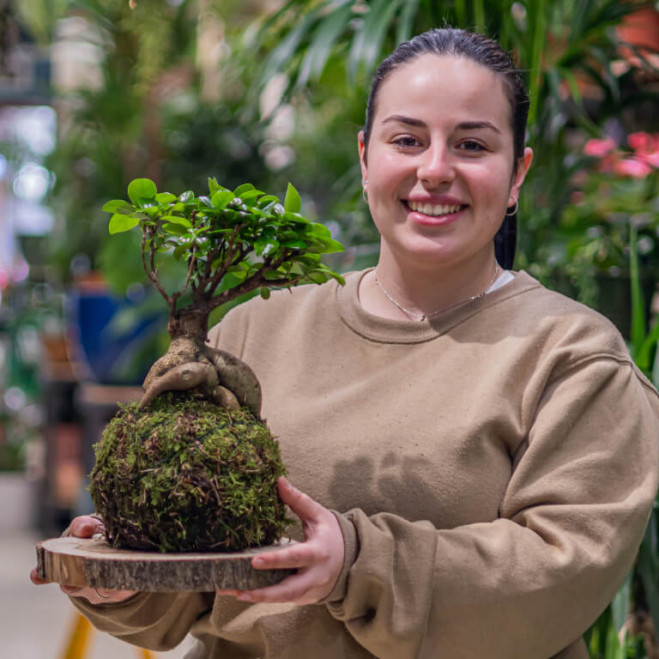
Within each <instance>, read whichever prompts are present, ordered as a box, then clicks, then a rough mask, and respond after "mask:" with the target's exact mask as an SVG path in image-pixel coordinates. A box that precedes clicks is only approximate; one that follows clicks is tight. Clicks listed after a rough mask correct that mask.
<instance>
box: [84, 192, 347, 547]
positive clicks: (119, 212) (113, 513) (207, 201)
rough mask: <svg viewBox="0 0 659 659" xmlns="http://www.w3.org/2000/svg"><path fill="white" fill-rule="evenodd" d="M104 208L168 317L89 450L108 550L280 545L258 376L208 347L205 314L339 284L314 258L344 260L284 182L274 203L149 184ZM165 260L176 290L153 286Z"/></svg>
mask: <svg viewBox="0 0 659 659" xmlns="http://www.w3.org/2000/svg"><path fill="white" fill-rule="evenodd" d="M128 197H129V199H130V201H125V200H113V201H110V202H108V203H106V204H105V205H104V207H103V210H104V211H107V212H109V213H112V217H111V218H110V224H109V230H110V233H111V234H116V233H120V232H124V231H130V230H132V229H134V228H139V230H140V231H141V252H142V264H143V266H144V270H145V272H146V274H147V276H148V278H149V280H150V281H151V282H153V285H154V286H155V287H156V289H157V290H158V291H159V293H160V294H161V295H162V297H163V298H164V299H165V301H166V303H167V305H168V307H169V323H168V331H169V334H170V336H171V343H170V346H169V349H168V351H167V353H166V354H165V355H163V356H162V357H161V358H160V359H158V360H157V361H156V362H155V364H154V365H153V366H152V367H151V369H150V370H149V372H148V374H147V376H146V378H145V380H144V385H143V387H144V395H143V397H142V399H141V401H140V402H139V403H134V404H131V405H127V406H124V407H122V408H121V410H120V411H119V413H118V414H117V416H116V417H115V418H114V419H113V420H112V421H111V422H110V423H109V424H108V426H107V428H106V430H105V432H104V434H103V437H102V439H101V441H100V442H99V444H98V446H97V447H96V465H95V467H94V470H93V471H92V475H91V487H90V492H91V495H92V499H93V501H94V504H95V506H96V509H97V512H99V513H100V514H101V515H102V517H103V520H104V524H105V528H106V536H107V539H108V542H109V543H110V544H111V545H113V546H117V547H131V548H140V549H154V548H157V549H159V550H162V551H191V550H194V551H200V550H231V551H237V550H242V549H244V548H246V547H249V546H255V545H261V544H270V543H272V542H274V541H275V540H277V539H278V538H279V537H280V535H281V533H282V532H283V529H284V526H285V524H286V522H287V520H286V518H285V514H284V506H283V505H282V504H281V502H280V501H279V499H278V496H277V494H276V480H277V478H278V477H279V476H280V475H282V474H283V473H284V466H283V464H282V462H281V458H280V455H279V449H278V445H277V443H276V441H275V440H274V438H273V437H272V435H271V434H270V432H269V430H268V428H267V426H266V424H265V423H264V422H263V420H262V419H261V418H260V406H261V390H260V386H259V383H258V380H257V378H256V376H255V374H254V372H253V371H252V370H251V369H250V368H249V366H248V365H247V364H245V363H244V362H242V361H241V360H239V359H238V358H236V357H234V356H233V355H231V354H229V353H227V352H225V351H222V350H218V349H215V348H211V347H210V346H209V345H207V332H208V324H209V317H210V314H211V312H212V311H213V310H214V309H217V308H218V307H219V306H220V305H223V304H226V303H228V302H231V301H236V300H240V299H241V298H243V297H244V296H247V295H248V294H250V293H252V294H253V293H254V291H259V292H260V294H261V295H262V296H263V297H264V298H268V297H269V295H270V288H272V287H277V288H284V287H291V286H295V285H298V284H302V283H317V284H320V283H324V282H326V281H328V280H329V279H330V278H334V279H336V280H338V281H339V282H340V283H343V279H342V277H341V276H340V275H339V274H337V273H335V272H333V271H332V270H330V269H329V268H328V267H327V266H325V265H324V264H323V263H322V262H321V255H322V254H326V253H330V252H336V251H340V250H342V249H343V247H342V245H341V244H340V243H339V242H337V241H336V240H334V239H333V238H332V236H331V234H330V232H329V230H328V229H327V228H326V227H325V226H323V225H321V224H317V223H314V222H311V221H309V220H308V219H307V218H305V217H304V216H302V215H301V214H300V208H301V200H300V196H299V194H298V192H297V191H296V190H295V188H294V187H293V186H292V185H290V184H289V186H288V190H287V192H286V196H285V199H284V201H283V203H282V202H281V201H280V199H279V198H278V197H276V196H274V195H270V194H265V193H264V192H262V191H261V190H257V189H256V188H255V187H254V186H253V185H251V184H249V183H246V184H244V185H241V186H239V187H238V188H236V189H235V190H233V191H232V190H229V189H227V188H224V187H222V186H221V185H219V183H218V182H217V181H216V180H215V179H210V180H209V191H208V195H205V196H203V195H202V196H196V195H195V194H194V193H193V192H191V191H187V192H184V193H183V194H180V195H178V196H177V195H174V194H171V193H169V192H158V190H157V188H156V185H155V183H153V181H151V180H149V179H136V180H134V181H132V182H131V183H130V184H129V186H128ZM162 259H176V260H177V261H179V262H181V263H182V264H183V266H184V269H185V275H184V281H183V283H182V285H181V286H180V288H179V289H178V290H174V291H172V290H167V287H166V286H165V284H164V283H163V282H162V281H161V280H160V278H159V264H160V263H161V262H162Z"/></svg>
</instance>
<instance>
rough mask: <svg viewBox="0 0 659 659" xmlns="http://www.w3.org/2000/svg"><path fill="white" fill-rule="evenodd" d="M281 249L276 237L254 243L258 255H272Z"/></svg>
mask: <svg viewBox="0 0 659 659" xmlns="http://www.w3.org/2000/svg"><path fill="white" fill-rule="evenodd" d="M278 249H279V243H278V242H277V241H276V240H274V239H263V240H257V241H256V242H255V243H254V251H255V252H256V255H257V256H270V254H272V253H274V252H276V251H277V250H278Z"/></svg>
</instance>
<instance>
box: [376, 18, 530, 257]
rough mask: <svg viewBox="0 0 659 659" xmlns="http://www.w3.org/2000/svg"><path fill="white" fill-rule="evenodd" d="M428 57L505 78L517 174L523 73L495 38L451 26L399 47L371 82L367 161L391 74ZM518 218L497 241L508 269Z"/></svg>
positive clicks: (525, 108) (525, 105)
mask: <svg viewBox="0 0 659 659" xmlns="http://www.w3.org/2000/svg"><path fill="white" fill-rule="evenodd" d="M428 54H430V55H452V56H454V57H464V58H466V59H469V60H472V61H473V62H476V63H477V64H480V65H481V66H484V67H485V68H487V69H489V70H490V71H492V72H493V73H495V74H496V75H498V76H500V77H501V79H502V81H503V85H504V90H505V93H506V96H507V98H508V103H509V104H510V110H511V112H510V124H511V128H512V132H513V156H514V162H513V173H515V172H516V171H517V162H518V160H519V159H520V158H521V157H522V156H523V155H524V144H525V133H526V119H527V117H528V114H529V96H528V93H527V91H526V86H525V84H524V79H523V77H522V74H521V72H520V71H519V69H517V67H516V66H515V64H514V62H513V60H512V58H511V57H510V55H509V54H508V53H507V52H506V51H505V50H504V49H503V48H502V47H501V45H500V44H499V43H498V42H497V41H495V40H494V39H490V38H489V37H486V36H485V35H483V34H478V33H476V32H467V31H466V30H460V29H456V28H451V27H444V28H436V29H434V30H428V31H427V32H424V33H423V34H419V35H418V36H416V37H414V38H413V39H410V40H409V41H405V42H403V43H401V44H399V45H398V46H397V47H396V49H395V50H394V52H393V53H392V54H391V55H389V57H387V58H386V59H384V60H383V61H382V62H381V63H380V66H378V68H377V70H376V71H375V75H374V76H373V81H372V82H371V89H370V92H369V95H368V103H367V105H366V124H365V126H364V128H363V135H364V158H365V159H366V152H367V149H368V141H369V138H370V133H371V129H372V127H373V117H374V116H375V110H376V106H377V100H378V92H379V90H380V86H381V85H382V83H383V82H384V81H385V80H386V79H387V78H388V76H389V75H390V73H391V72H392V71H393V70H395V69H396V68H397V67H399V66H400V65H401V64H405V63H406V62H409V61H411V60H414V59H415V58H417V57H420V56H422V55H428ZM516 216H517V213H516V212H515V213H512V214H511V215H506V217H505V218H504V221H503V224H502V225H501V228H500V229H499V231H498V233H497V235H496V236H495V240H494V244H495V250H496V255H497V260H498V261H499V263H501V265H502V266H503V267H504V268H511V267H512V264H513V260H514V257H515V244H516V241H517V217H516Z"/></svg>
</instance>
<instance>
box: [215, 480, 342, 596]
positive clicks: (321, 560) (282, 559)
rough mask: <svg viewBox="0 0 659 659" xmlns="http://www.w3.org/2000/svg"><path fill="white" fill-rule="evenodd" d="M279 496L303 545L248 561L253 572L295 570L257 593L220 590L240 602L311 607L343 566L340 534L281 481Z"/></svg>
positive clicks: (329, 517) (332, 521)
mask: <svg viewBox="0 0 659 659" xmlns="http://www.w3.org/2000/svg"><path fill="white" fill-rule="evenodd" d="M278 487H279V496H280V497H281V499H282V501H283V502H284V503H285V504H287V505H288V506H289V507H290V508H291V510H292V511H293V512H294V513H295V514H296V515H297V516H298V517H299V518H300V520H301V522H302V528H303V530H304V537H305V538H306V540H305V542H300V543H298V544H295V545H293V546H291V547H290V548H288V549H280V550H278V551H272V552H267V553H264V554H259V555H258V556H256V557H254V558H253V559H252V567H253V568H255V569H257V570H274V569H279V568H297V573H296V574H293V575H291V576H290V577H286V579H284V580H283V581H282V582H280V583H278V584H276V585H275V586H269V587H267V588H260V589H258V590H246V591H241V590H224V591H219V592H220V593H221V594H223V595H234V596H235V597H237V598H238V599H239V600H241V601H243V602H293V603H295V604H314V603H315V602H318V601H320V600H322V599H323V598H325V597H327V596H328V595H329V594H330V593H331V592H332V588H333V587H334V584H335V583H336V580H337V579H338V577H339V574H340V573H341V567H342V566H343V557H344V546H343V534H342V533H341V527H340V526H339V522H338V521H337V519H336V517H335V516H334V515H333V514H332V513H331V512H330V511H329V510H327V509H326V508H323V506H321V505H320V504H319V503H317V502H316V501H314V500H313V499H312V498H311V497H309V496H307V495H306V494H303V493H302V492H300V491H299V490H297V489H295V488H294V487H293V486H292V485H291V484H290V483H289V482H288V481H287V480H286V479H285V478H280V479H279V481H278Z"/></svg>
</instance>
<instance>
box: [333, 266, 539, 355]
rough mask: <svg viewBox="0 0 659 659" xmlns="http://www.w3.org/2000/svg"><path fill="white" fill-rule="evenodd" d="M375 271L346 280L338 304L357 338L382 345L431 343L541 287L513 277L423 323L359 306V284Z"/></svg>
mask: <svg viewBox="0 0 659 659" xmlns="http://www.w3.org/2000/svg"><path fill="white" fill-rule="evenodd" d="M371 270H372V268H369V269H367V270H362V271H360V272H351V273H349V274H347V275H346V276H345V280H346V283H345V286H337V291H336V303H337V306H338V312H339V316H340V318H341V320H342V321H343V323H344V324H345V325H346V326H347V327H348V328H350V329H351V330H352V331H353V332H355V333H356V334H359V335H360V336H362V337H364V338H365V339H369V340H370V341H377V342H380V343H423V342H425V341H431V340H432V339H434V338H437V337H438V336H441V335H442V334H446V333H447V332H448V331H450V330H451V329H453V328H454V327H456V326H457V325H460V324H462V323H464V322H465V321H467V320H468V319H470V318H471V317H473V316H475V315H477V314H480V313H481V312H483V311H484V310H485V309H490V308H492V307H493V306H496V305H498V304H501V303H502V302H504V301H505V300H509V299H511V298H513V297H516V296H517V295H520V294H522V293H526V292H527V291H529V290H531V289H534V288H538V287H540V286H541V284H540V283H539V282H538V281H536V280H535V279H534V278H533V277H531V276H530V275H529V274H527V273H526V272H524V271H519V272H515V273H513V274H514V275H515V278H514V279H513V281H511V282H509V283H508V284H506V285H505V286H502V287H501V288H498V289H496V290H494V291H491V292H489V293H488V294H487V295H485V296H483V297H481V298H478V299H476V300H472V301H471V302H467V303H466V304H464V305H463V306H461V307H458V308H457V309H452V310H450V311H447V312H446V313H445V314H440V315H438V316H435V317H433V318H430V319H428V318H427V319H425V320H422V321H413V320H390V319H388V318H381V317H380V316H375V315H373V314H371V313H368V312H367V311H365V310H364V308H363V307H362V306H361V304H360V303H359V284H360V282H361V280H362V278H363V277H364V276H365V275H366V274H367V273H368V272H370V271H371Z"/></svg>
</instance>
